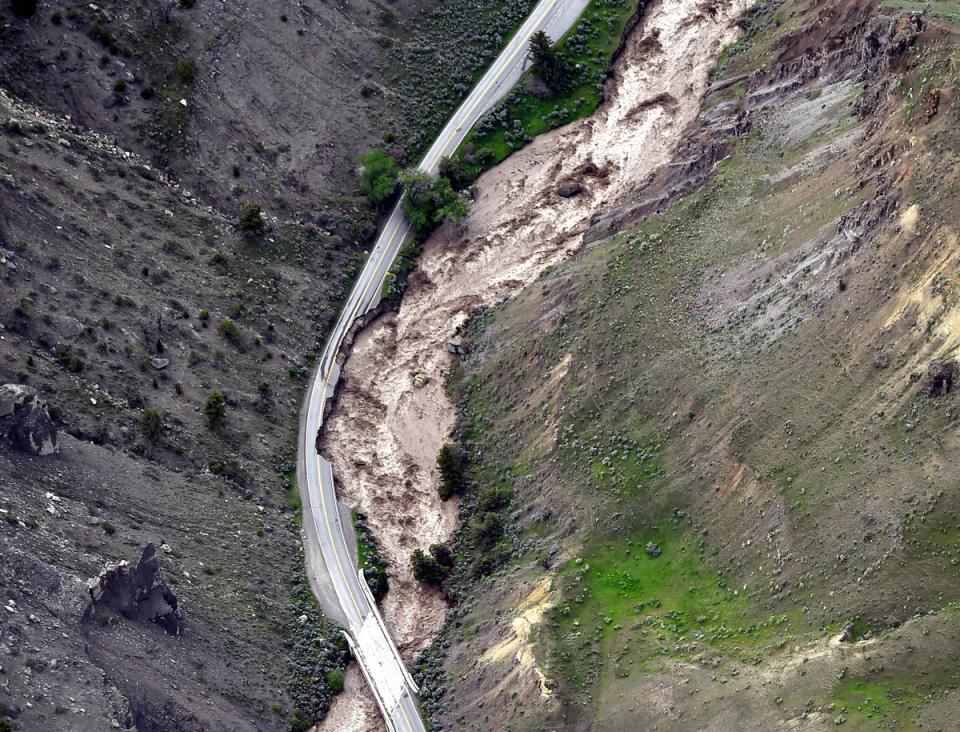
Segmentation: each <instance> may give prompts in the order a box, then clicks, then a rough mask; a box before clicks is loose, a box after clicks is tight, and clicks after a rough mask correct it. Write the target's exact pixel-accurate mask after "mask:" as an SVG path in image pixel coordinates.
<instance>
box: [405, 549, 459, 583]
mask: <svg viewBox="0 0 960 732" xmlns="http://www.w3.org/2000/svg"><path fill="white" fill-rule="evenodd" d="M434 546H437V545H436V544H435V545H434ZM430 549H431V552H432V550H433V547H430ZM410 564H411V565H412V567H413V578H414V579H415V580H417V582H427V583H430V584H435V585H439V584H440V583H441V582H443V580H444V578H445V577H446V576H447V574H448V573H449V572H450V567H449V566H445V565H443V564H441V563H440V562H439V561H438V560H437V558H436V557H435V556H433V554H432V553H431V554H425V553H424V551H423V550H422V549H416V550H414V552H413V555H412V556H411V557H410Z"/></svg>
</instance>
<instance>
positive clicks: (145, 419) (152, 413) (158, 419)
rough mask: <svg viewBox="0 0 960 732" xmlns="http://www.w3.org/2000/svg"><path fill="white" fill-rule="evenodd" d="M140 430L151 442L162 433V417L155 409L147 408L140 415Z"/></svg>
mask: <svg viewBox="0 0 960 732" xmlns="http://www.w3.org/2000/svg"><path fill="white" fill-rule="evenodd" d="M140 429H141V431H142V432H143V434H145V435H146V436H147V437H149V438H150V439H151V440H155V439H156V438H158V437H159V436H160V434H161V433H162V432H163V417H162V416H160V412H158V411H157V410H156V409H151V408H149V407H148V408H147V409H144V410H143V414H142V415H140Z"/></svg>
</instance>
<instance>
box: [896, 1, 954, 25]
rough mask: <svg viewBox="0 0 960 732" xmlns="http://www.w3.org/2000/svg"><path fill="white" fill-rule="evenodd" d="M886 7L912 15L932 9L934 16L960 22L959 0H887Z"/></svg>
mask: <svg viewBox="0 0 960 732" xmlns="http://www.w3.org/2000/svg"><path fill="white" fill-rule="evenodd" d="M883 4H884V5H885V6H887V7H890V8H895V9H897V10H906V11H907V12H910V13H922V12H923V11H924V10H925V9H926V8H930V10H931V11H932V12H933V14H934V15H936V16H938V17H940V18H946V19H947V20H952V21H954V22H960V2H957V0H923V1H921V0H886V2H884V3H883Z"/></svg>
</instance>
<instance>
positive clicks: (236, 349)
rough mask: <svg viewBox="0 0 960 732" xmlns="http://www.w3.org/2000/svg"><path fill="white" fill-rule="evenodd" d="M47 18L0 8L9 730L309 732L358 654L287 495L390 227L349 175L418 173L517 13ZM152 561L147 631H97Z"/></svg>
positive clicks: (0, 408) (104, 7)
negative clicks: (319, 589)
mask: <svg viewBox="0 0 960 732" xmlns="http://www.w3.org/2000/svg"><path fill="white" fill-rule="evenodd" d="M29 5H30V3H20V2H18V3H13V2H10V1H9V0H3V2H0V276H2V284H0V288H2V289H0V292H2V295H0V463H2V465H0V511H2V512H3V517H4V521H2V522H0V599H2V601H3V603H4V607H5V608H7V609H6V610H5V611H4V612H3V613H0V615H2V618H0V668H2V673H3V676H2V684H0V719H3V720H4V721H6V720H7V719H10V720H12V724H13V726H14V729H40V728H42V729H69V730H79V729H90V730H102V729H108V728H112V727H117V726H119V728H130V727H136V728H137V729H140V730H164V731H165V732H166V731H167V730H176V729H182V730H201V729H204V730H205V729H231V730H242V729H251V730H252V729H257V730H266V729H291V728H293V729H304V728H306V727H307V726H308V725H309V724H310V723H312V722H314V721H315V720H316V719H318V718H320V717H321V716H322V715H323V714H324V712H325V710H326V708H327V706H328V704H329V701H330V697H331V691H330V689H331V687H336V686H337V684H336V681H335V679H336V675H335V674H334V675H333V676H332V677H331V673H332V672H334V671H335V670H336V669H337V668H339V667H341V666H342V665H343V664H344V663H345V660H346V652H345V648H344V643H343V640H342V638H341V637H340V635H339V633H338V632H337V631H336V629H335V628H333V627H331V626H330V625H329V624H328V623H327V622H326V621H325V620H324V619H323V618H322V616H321V615H320V614H319V611H318V610H317V608H316V606H315V603H313V601H312V598H311V597H310V595H309V592H308V590H307V589H306V587H305V585H304V583H303V582H302V578H301V576H300V573H301V569H300V567H301V561H300V554H299V552H300V540H299V532H298V525H297V517H296V505H295V495H296V494H295V491H294V490H291V488H292V486H291V484H290V481H291V480H292V479H293V472H292V468H293V460H294V456H295V444H296V443H295V439H296V430H297V415H298V413H299V407H300V402H301V399H302V392H303V389H304V386H305V384H306V375H307V373H308V372H309V369H310V368H311V365H312V361H313V359H314V357H315V353H316V349H317V345H318V343H320V342H321V341H322V339H323V337H324V335H325V332H326V329H327V327H328V325H329V323H330V322H331V320H332V319H333V317H334V316H335V313H336V310H337V307H338V306H339V302H340V300H341V299H342V297H343V295H344V293H345V292H346V290H347V288H348V287H349V286H350V284H351V280H352V277H353V274H354V272H355V271H356V268H357V264H358V261H359V258H360V257H362V254H363V247H364V246H365V245H366V244H367V239H368V237H369V236H370V235H371V234H372V233H373V232H374V230H375V224H376V220H377V217H378V216H379V215H380V214H379V212H378V211H377V210H375V209H373V208H371V207H370V206H369V205H368V204H367V202H366V200H365V199H363V198H362V197H360V196H358V195H356V190H355V189H356V185H357V181H356V171H355V165H356V157H357V155H358V154H359V153H361V152H363V151H365V150H368V149H369V148H371V147H373V146H375V145H377V144H386V145H389V146H390V147H391V148H392V149H394V150H395V151H396V152H397V153H398V155H401V156H402V154H405V152H406V149H410V150H414V149H415V148H416V142H415V141H413V142H411V139H412V138H414V137H416V135H417V134H418V133H419V134H421V135H425V134H427V133H428V132H429V129H427V128H428V126H429V125H428V123H427V120H428V119H429V120H433V118H434V117H442V115H443V113H444V110H445V109H447V108H448V107H450V106H451V105H453V104H455V103H456V100H457V98H458V96H457V95H458V94H459V93H461V92H462V90H460V91H458V89H459V87H460V86H462V82H463V78H461V76H463V75H466V76H465V78H467V79H469V73H470V72H471V70H472V69H474V68H476V67H477V66H478V64H479V65H482V63H483V59H484V58H486V57H487V56H488V55H489V54H490V53H495V52H496V48H497V44H496V43H495V42H491V38H492V37H493V36H494V35H495V34H496V32H497V29H498V28H501V30H502V27H501V26H502V24H504V23H506V24H507V25H509V23H511V22H513V20H515V19H516V18H517V17H521V16H522V14H523V12H524V11H525V9H526V4H525V3H523V2H516V1H514V2H498V3H491V4H490V11H491V12H489V13H484V14H480V15H477V17H476V22H475V23H473V24H471V23H464V22H462V21H463V19H464V18H465V17H468V16H470V15H471V13H472V10H471V4H469V3H463V2H459V1H458V0H450V1H449V2H446V3H443V4H442V5H440V6H435V5H434V4H429V5H428V4H424V3H415V2H410V3H404V4H402V5H401V6H398V7H391V8H387V7H384V6H381V5H379V4H375V3H364V2H360V3H352V4H349V5H344V4H339V5H331V4H328V3H316V2H296V3H293V2H291V3H284V4H281V5H277V4H276V3H265V2H245V3H239V4H238V3H220V2H206V1H205V0H204V1H203V2H197V3H193V2H167V1H166V0H165V1H164V2H154V1H153V0H151V1H150V2H147V3H136V4H133V3H125V2H111V1H108V2H104V3H96V4H80V5H77V4H61V3H55V2H46V1H45V0H41V2H39V3H38V7H37V10H36V12H35V13H34V14H33V15H32V16H30V17H21V16H19V15H17V14H16V13H14V12H13V8H14V7H15V6H16V7H18V8H23V7H25V6H29ZM501 10H505V11H507V12H505V13H504V14H503V17H502V18H501V17H500V11H501ZM474 15H476V14H474ZM453 21H456V22H458V23H460V27H459V28H455V29H452V28H448V27H446V26H445V25H444V24H445V23H446V24H448V25H449V23H450V22H453ZM458 34H459V35H458ZM466 36H470V39H468V40H467V41H464V38H465V37H466ZM474 36H475V37H474ZM458 43H459V47H458V48H456V49H455V52H454V51H453V50H451V46H452V45H456V44H458ZM424 48H427V49H432V50H431V53H435V54H437V55H439V56H441V57H442V58H443V59H444V61H445V62H446V63H445V64H443V65H440V64H429V65H426V68H427V69H429V71H428V72H423V73H422V74H419V75H417V74H415V71H416V69H417V65H415V64H414V61H417V64H420V62H419V61H418V59H419V56H418V55H417V54H418V53H419V52H421V51H422V50H423V49H424ZM481 48H482V49H484V50H482V51H481V50H478V49H481ZM393 60H396V62H393ZM420 65H422V64H420ZM411 79H415V80H416V81H417V82H418V86H419V87H420V88H421V89H422V90H423V93H425V94H426V93H431V94H434V95H435V96H437V97H438V98H437V100H436V102H435V103H434V104H433V105H432V107H431V109H430V110H429V112H430V114H427V110H424V112H423V113H422V114H420V115H419V116H417V117H415V118H414V119H415V121H416V124H410V125H407V124H405V122H404V120H405V119H409V118H410V117H411V116H410V115H409V114H408V112H409V110H408V109H407V107H406V106H404V105H406V104H408V103H419V102H420V101H421V98H420V97H419V96H417V95H409V94H399V93H398V91H400V90H402V89H404V88H405V87H404V85H405V84H409V83H411ZM464 90H465V89H464ZM332 100H335V103H332ZM431 115H432V117H431ZM430 123H431V124H432V122H430ZM418 125H420V126H422V129H420V128H419V127H418ZM405 146H406V147H405ZM248 202H255V203H257V204H259V205H261V206H262V207H263V210H264V214H265V215H264V218H263V220H262V222H261V220H260V219H259V218H258V217H257V216H255V215H254V216H253V218H252V219H250V221H249V222H248V226H247V227H246V229H247V230H246V231H242V230H239V229H238V227H237V224H238V221H239V215H240V213H241V210H242V207H243V206H244V204H246V203H248ZM211 395H214V397H213V398H212V400H211ZM221 411H222V412H223V414H222V418H221V414H220V413H221ZM149 544H153V545H155V546H156V547H157V554H156V560H157V562H158V564H159V571H158V574H157V575H156V576H155V577H153V579H151V580H150V582H148V583H146V584H142V583H141V584H138V583H136V582H135V583H133V585H132V586H133V587H134V595H143V596H144V597H141V598H140V599H136V598H134V600H131V602H135V603H139V602H140V601H141V600H144V601H147V600H149V601H147V602H146V605H145V607H146V608H147V610H145V611H143V612H141V611H140V610H136V611H133V610H131V609H130V608H131V606H130V605H129V604H128V603H124V602H121V603H119V604H117V603H113V604H111V603H106V604H104V603H103V602H94V603H93V604H91V596H90V594H89V592H88V586H87V582H88V580H90V579H91V578H96V577H98V576H101V573H102V572H103V571H104V570H105V568H107V567H108V566H109V567H113V568H116V567H118V566H120V564H119V563H121V562H124V561H126V562H130V563H131V566H133V565H135V564H136V562H137V560H138V558H140V557H141V555H142V553H143V551H144V547H145V546H148V545H149ZM150 564H151V566H152V565H153V561H152V560H151V562H150ZM161 587H165V588H166V590H162V591H160V590H158V589H157V588H161ZM151 588H152V589H151ZM155 591H159V595H157V594H156V592H155ZM108 594H109V593H108ZM161 601H162V602H161ZM164 604H165V606H166V610H164V607H163V606H164ZM140 607H142V606H141V605H139V604H138V605H137V608H140ZM171 613H174V614H175V616H176V618H177V630H178V631H179V632H178V633H169V632H167V630H168V629H169V626H170V624H171V623H170V622H169V621H170V619H171V617H173V616H172V615H171ZM331 679H333V680H331Z"/></svg>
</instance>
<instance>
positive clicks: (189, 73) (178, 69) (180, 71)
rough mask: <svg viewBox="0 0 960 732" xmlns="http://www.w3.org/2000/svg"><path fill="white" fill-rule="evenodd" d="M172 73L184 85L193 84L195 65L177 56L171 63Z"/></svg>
mask: <svg viewBox="0 0 960 732" xmlns="http://www.w3.org/2000/svg"><path fill="white" fill-rule="evenodd" d="M173 73H174V74H175V75H176V77H177V79H178V80H179V81H180V83H181V84H184V85H185V86H193V82H194V81H195V80H196V78H197V67H196V66H195V65H194V63H193V62H192V61H187V60H186V59H183V58H178V59H177V60H176V62H175V63H174V65H173Z"/></svg>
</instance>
